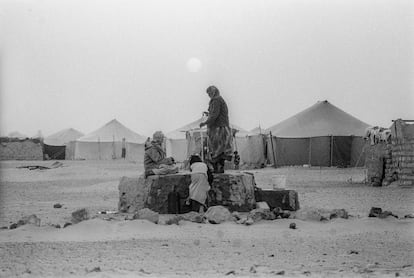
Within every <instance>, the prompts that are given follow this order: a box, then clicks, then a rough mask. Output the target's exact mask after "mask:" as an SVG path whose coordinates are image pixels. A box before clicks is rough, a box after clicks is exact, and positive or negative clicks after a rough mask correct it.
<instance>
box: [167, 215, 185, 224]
mask: <svg viewBox="0 0 414 278" xmlns="http://www.w3.org/2000/svg"><path fill="white" fill-rule="evenodd" d="M181 220H183V218H182V217H181V215H177V216H174V217H173V218H170V219H168V220H167V221H165V224H166V225H173V224H175V225H179V224H180V221H181Z"/></svg>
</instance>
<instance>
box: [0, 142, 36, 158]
mask: <svg viewBox="0 0 414 278" xmlns="http://www.w3.org/2000/svg"><path fill="white" fill-rule="evenodd" d="M0 160H43V150H42V146H41V145H40V143H35V142H32V141H29V140H26V141H22V142H2V143H1V144H0Z"/></svg>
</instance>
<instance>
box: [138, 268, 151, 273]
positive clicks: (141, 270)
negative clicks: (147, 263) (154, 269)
mask: <svg viewBox="0 0 414 278" xmlns="http://www.w3.org/2000/svg"><path fill="white" fill-rule="evenodd" d="M139 272H142V273H144V274H151V272H148V271H145V270H144V269H143V268H141V269H140V270H139Z"/></svg>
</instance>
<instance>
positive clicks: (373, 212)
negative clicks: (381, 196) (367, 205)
mask: <svg viewBox="0 0 414 278" xmlns="http://www.w3.org/2000/svg"><path fill="white" fill-rule="evenodd" d="M381 213H382V209H381V208H376V207H372V208H371V210H370V211H369V215H368V216H369V217H378V216H379V215H380V214H381Z"/></svg>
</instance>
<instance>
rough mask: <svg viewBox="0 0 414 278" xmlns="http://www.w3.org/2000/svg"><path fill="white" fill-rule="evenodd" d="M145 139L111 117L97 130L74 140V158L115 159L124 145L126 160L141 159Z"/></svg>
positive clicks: (118, 156)
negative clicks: (110, 119)
mask: <svg viewBox="0 0 414 278" xmlns="http://www.w3.org/2000/svg"><path fill="white" fill-rule="evenodd" d="M123 140H125V144H124V146H123ZM145 140H146V137H144V136H142V135H140V134H138V133H135V132H134V131H132V130H131V129H129V128H127V127H125V126H124V125H122V124H121V123H120V122H118V121H117V120H116V119H113V120H112V121H110V122H109V123H107V124H106V125H104V126H103V127H101V128H99V129H98V130H95V131H94V132H91V133H89V134H86V135H85V136H82V137H80V138H78V139H77V140H76V142H75V159H92V160H94V159H98V160H99V159H102V160H109V159H117V158H121V157H122V155H121V154H122V148H123V147H125V150H126V157H125V158H126V159H127V160H130V161H142V160H143V158H144V152H145V149H144V143H145Z"/></svg>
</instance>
